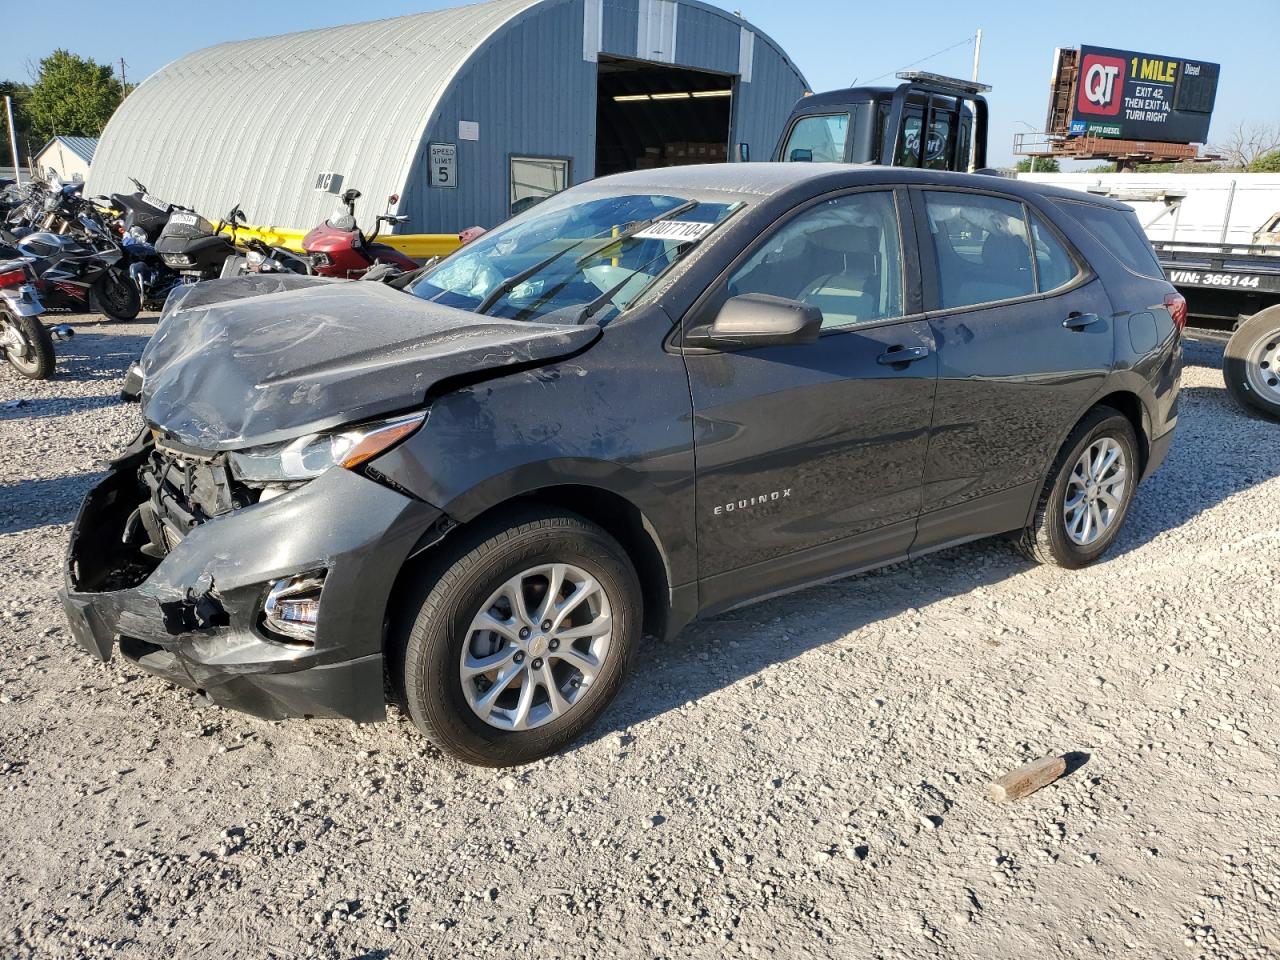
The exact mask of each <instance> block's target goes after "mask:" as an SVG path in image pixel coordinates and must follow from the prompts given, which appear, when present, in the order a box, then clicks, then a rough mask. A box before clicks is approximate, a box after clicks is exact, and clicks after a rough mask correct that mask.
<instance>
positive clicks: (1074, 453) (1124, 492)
mask: <svg viewBox="0 0 1280 960" xmlns="http://www.w3.org/2000/svg"><path fill="white" fill-rule="evenodd" d="M1108 444H1112V445H1114V446H1115V447H1116V448H1118V449H1119V451H1120V460H1119V463H1120V464H1121V465H1122V466H1123V467H1124V470H1125V474H1124V477H1123V480H1124V483H1123V488H1122V489H1119V484H1118V483H1115V482H1114V481H1113V479H1108V478H1115V476H1116V474H1115V471H1114V468H1113V469H1111V470H1107V471H1103V473H1102V476H1103V479H1102V482H1101V483H1099V484H1094V486H1093V490H1094V491H1095V493H1096V494H1097V497H1098V499H1096V500H1094V503H1095V505H1097V506H1098V512H1097V513H1093V514H1092V517H1085V516H1083V515H1082V514H1081V513H1079V512H1069V510H1068V504H1067V498H1068V494H1071V496H1072V498H1073V500H1076V502H1081V503H1082V507H1083V509H1084V510H1085V513H1092V510H1091V509H1090V508H1089V496H1090V495H1089V487H1088V485H1087V484H1085V483H1084V482H1083V480H1084V479H1087V476H1086V475H1085V474H1082V473H1079V472H1078V471H1077V468H1078V466H1079V465H1081V458H1082V457H1083V456H1084V455H1085V452H1086V451H1091V457H1090V459H1091V460H1093V459H1094V457H1093V453H1092V452H1096V451H1104V450H1106V449H1107V445H1108ZM1095 462H1096V461H1095ZM1141 472H1142V464H1141V461H1140V459H1139V453H1138V438H1137V436H1136V434H1135V433H1134V430H1133V424H1131V423H1130V422H1129V419H1128V418H1127V417H1125V416H1124V415H1123V414H1121V413H1119V412H1118V411H1116V410H1114V409H1112V408H1111V407H1095V408H1094V409H1093V410H1091V411H1089V413H1088V414H1087V415H1086V416H1085V418H1084V419H1083V420H1081V421H1080V423H1078V424H1077V425H1076V427H1075V429H1074V430H1072V431H1071V435H1070V436H1069V437H1067V441H1066V443H1064V444H1063V445H1062V450H1061V451H1060V452H1059V453H1058V456H1057V457H1056V458H1055V459H1054V462H1053V466H1052V467H1050V468H1049V475H1048V477H1047V479H1046V480H1045V483H1044V488H1043V490H1042V491H1041V493H1040V499H1039V501H1038V502H1037V503H1036V512H1035V516H1034V518H1033V519H1032V521H1031V525H1030V526H1029V527H1027V528H1026V530H1024V531H1023V533H1022V537H1021V539H1020V540H1019V541H1018V546H1019V548H1020V549H1021V550H1022V552H1023V553H1024V554H1025V555H1026V556H1027V557H1028V558H1029V559H1031V560H1035V561H1037V562H1039V563H1051V564H1054V565H1056V566H1059V567H1066V568H1067V569H1070V570H1076V569H1079V568H1080V567H1085V566H1088V565H1089V564H1091V563H1093V562H1094V561H1095V560H1097V559H1098V558H1099V557H1101V556H1102V555H1103V554H1104V553H1106V552H1107V550H1108V548H1109V547H1110V546H1111V544H1113V543H1114V542H1115V539H1116V537H1117V536H1118V535H1119V533H1120V528H1121V527H1122V526H1123V525H1124V521H1125V518H1126V517H1127V516H1128V514H1129V506H1130V504H1132V503H1133V496H1134V492H1135V491H1136V490H1137V486H1138V481H1139V480H1140V479H1141ZM1102 491H1105V492H1106V493H1107V494H1108V496H1109V499H1110V500H1114V501H1115V502H1116V503H1117V506H1115V507H1112V506H1111V505H1110V503H1109V501H1108V500H1104V499H1102ZM1080 494H1083V498H1082V500H1077V495H1080ZM1069 520H1071V521H1074V522H1073V523H1072V526H1073V528H1074V530H1075V532H1076V534H1077V535H1080V534H1083V536H1082V538H1081V539H1086V540H1087V538H1088V536H1089V533H1090V532H1091V531H1092V530H1100V531H1101V532H1100V533H1098V534H1097V535H1096V537H1095V538H1094V539H1092V540H1089V541H1088V542H1083V543H1082V542H1080V541H1079V540H1077V539H1076V538H1075V537H1073V535H1072V533H1071V532H1070V531H1069V529H1068V521H1069ZM1101 520H1105V527H1103V526H1102V523H1101V522H1100V521H1101ZM1081 524H1087V525H1089V527H1090V529H1089V530H1088V531H1086V530H1082V528H1081Z"/></svg>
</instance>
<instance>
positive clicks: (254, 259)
mask: <svg viewBox="0 0 1280 960" xmlns="http://www.w3.org/2000/svg"><path fill="white" fill-rule="evenodd" d="M244 258H245V259H246V260H248V261H249V263H250V265H252V266H255V267H260V266H262V261H263V260H265V259H266V257H264V256H263V255H262V254H261V253H259V252H258V251H257V250H250V251H249V252H248V253H246V254H245V255H244Z"/></svg>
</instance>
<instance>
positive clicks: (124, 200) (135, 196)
mask: <svg viewBox="0 0 1280 960" xmlns="http://www.w3.org/2000/svg"><path fill="white" fill-rule="evenodd" d="M129 179H130V180H132V181H133V185H134V186H135V187H137V188H138V189H137V190H136V191H134V192H133V193H113V194H111V198H110V199H111V205H112V206H113V207H114V208H115V209H117V210H119V211H121V217H120V232H121V233H122V234H123V235H125V236H132V237H134V238H135V239H137V240H141V241H143V242H145V243H150V244H154V243H155V242H156V240H158V239H159V238H160V233H161V231H162V230H164V227H165V224H166V223H168V222H169V217H170V215H172V213H173V211H174V210H176V209H179V208H178V207H177V206H176V205H175V204H172V203H169V202H168V201H166V200H161V199H160V198H159V197H154V196H152V195H151V194H150V193H149V192H148V191H147V188H146V187H145V186H143V185H142V184H141V183H139V182H138V181H137V180H136V179H135V178H133V177H130V178H129Z"/></svg>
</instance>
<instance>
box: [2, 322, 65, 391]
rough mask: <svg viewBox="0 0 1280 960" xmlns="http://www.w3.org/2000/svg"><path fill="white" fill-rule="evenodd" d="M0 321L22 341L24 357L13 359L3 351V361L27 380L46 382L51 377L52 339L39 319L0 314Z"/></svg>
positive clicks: (11, 355) (9, 353) (52, 360)
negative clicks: (7, 362) (6, 361)
mask: <svg viewBox="0 0 1280 960" xmlns="http://www.w3.org/2000/svg"><path fill="white" fill-rule="evenodd" d="M0 321H3V323H4V324H5V325H6V326H8V327H10V328H11V329H13V330H14V331H15V332H16V333H17V334H18V336H19V337H20V338H21V339H22V342H23V345H24V348H25V356H22V357H15V356H14V355H13V353H12V352H10V351H8V350H6V351H5V359H6V360H8V361H9V366H11V367H13V369H14V370H15V371H16V372H17V373H18V375H19V376H22V377H26V378H27V379H28V380H48V379H49V378H50V377H52V376H53V365H54V356H53V338H52V337H51V336H49V331H48V330H46V329H45V327H44V324H43V323H41V322H40V318H39V317H14V316H11V315H10V314H9V313H0Z"/></svg>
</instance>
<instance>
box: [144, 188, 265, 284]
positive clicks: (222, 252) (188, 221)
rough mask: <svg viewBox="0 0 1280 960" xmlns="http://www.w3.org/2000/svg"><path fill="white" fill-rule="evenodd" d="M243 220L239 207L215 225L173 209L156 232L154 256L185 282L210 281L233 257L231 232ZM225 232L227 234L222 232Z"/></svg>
mask: <svg viewBox="0 0 1280 960" xmlns="http://www.w3.org/2000/svg"><path fill="white" fill-rule="evenodd" d="M247 219H248V218H247V217H246V216H245V215H244V213H243V211H241V209H240V206H239V204H237V205H236V206H234V207H232V208H231V212H230V213H228V214H227V216H226V218H225V219H223V220H219V221H218V224H217V226H214V225H213V224H212V223H210V222H209V221H208V220H206V219H205V218H204V217H202V216H200V214H198V213H196V212H194V211H192V210H185V209H182V208H174V211H173V212H172V213H171V214H169V220H168V222H167V223H165V225H164V229H163V230H161V231H160V239H158V240H157V241H156V253H158V254H160V259H161V260H163V261H164V264H165V266H167V267H168V268H169V269H171V270H176V271H177V272H178V273H180V274H182V277H183V279H184V280H185V281H186V282H188V283H195V282H197V281H199V280H213V279H215V278H217V277H220V276H222V275H223V268H224V267H225V266H226V265H227V258H228V257H235V256H236V255H237V252H236V245H235V232H236V229H237V228H238V227H239V226H240V224H242V223H245V222H246V221H247ZM227 229H229V230H230V235H228V234H225V233H223V232H222V231H223V230H227ZM233 263H234V261H233Z"/></svg>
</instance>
